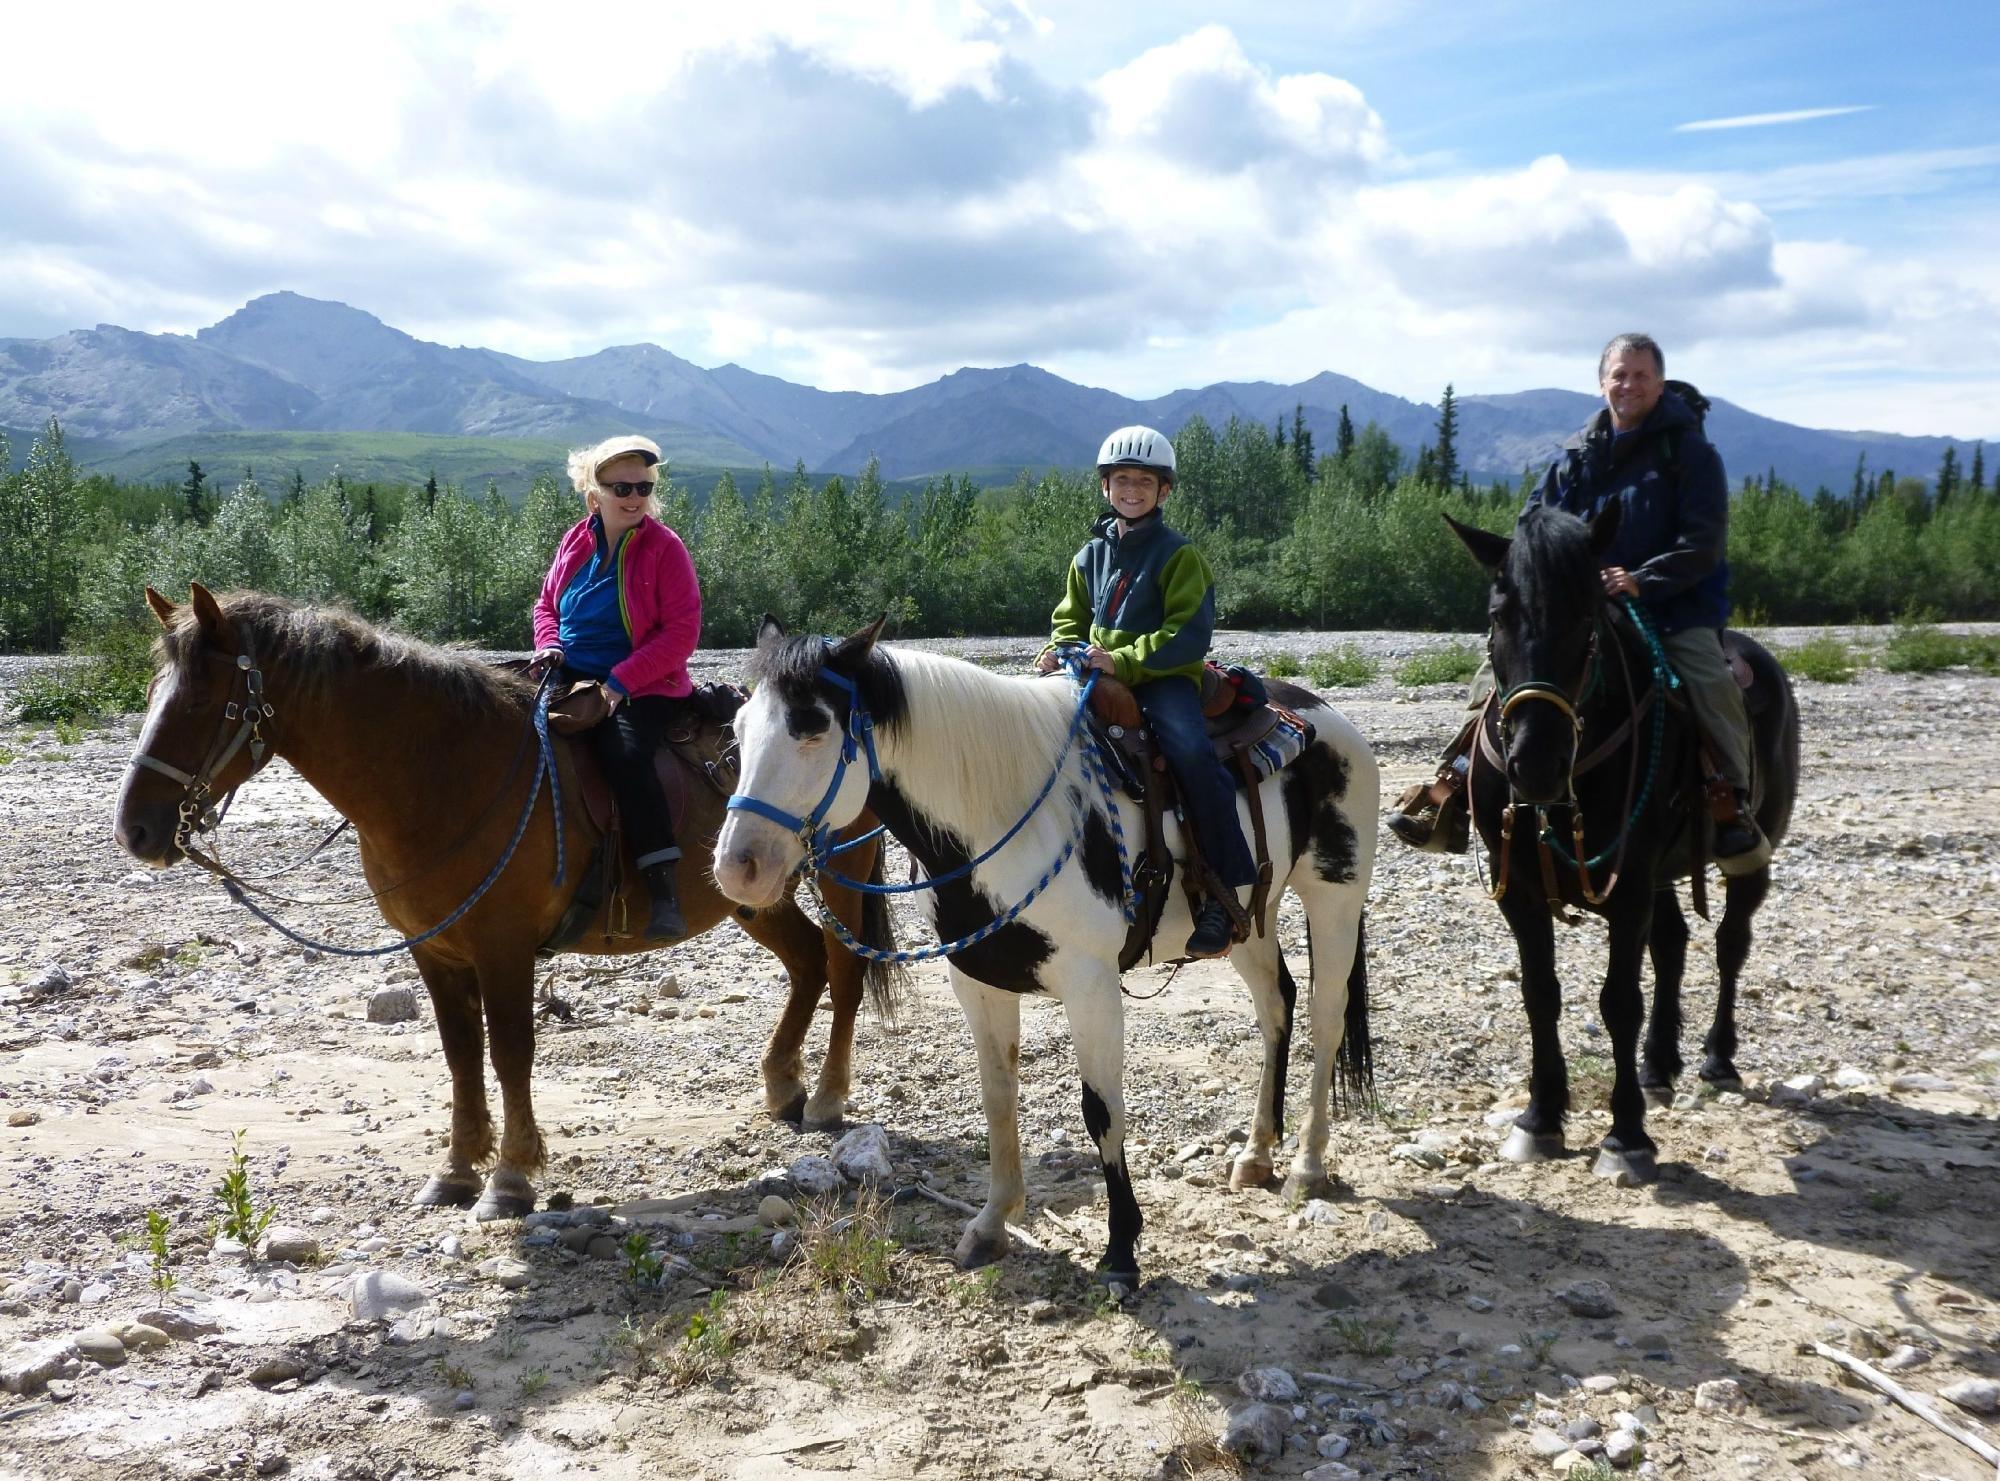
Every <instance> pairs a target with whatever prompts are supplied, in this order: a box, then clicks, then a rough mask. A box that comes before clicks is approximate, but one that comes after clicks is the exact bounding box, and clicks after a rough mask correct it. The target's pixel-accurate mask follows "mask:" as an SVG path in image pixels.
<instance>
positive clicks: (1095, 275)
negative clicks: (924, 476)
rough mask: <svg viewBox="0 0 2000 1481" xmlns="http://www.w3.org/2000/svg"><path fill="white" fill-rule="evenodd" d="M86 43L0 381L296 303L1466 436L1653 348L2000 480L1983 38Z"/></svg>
mask: <svg viewBox="0 0 2000 1481" xmlns="http://www.w3.org/2000/svg"><path fill="white" fill-rule="evenodd" d="M54 11H55V8H54V7H41V8H39V12H38V13H35V14H32V15H31V16H30V17H29V18H28V19H26V20H25V21H24V22H21V23H19V25H18V26H17V28H16V29H17V32H18V34H17V35H16V40H17V42H18V43H19V48H18V49H19V54H22V55H41V56H51V57H60V56H66V55H74V56H83V55H89V56H90V57H92V58H93V66H92V68H91V69H90V71H89V72H88V73H85V74H80V73H79V72H78V71H77V69H75V68H72V67H63V66H51V67H46V68H34V69H14V70H13V71H12V73H11V74H10V78H9V90H10V99H9V104H8V107H7V108H6V109H4V110H0V179H5V180H7V181H8V182H9V188H8V190H7V192H6V195H5V197H4V198H0V334H11V335H21V336H29V337H42V336H48V335H53V334H57V333H60V332H62V331H64V330H66V329H70V328H75V327H83V326H89V325H92V324H95V323H98V322H100V321H107V322H114V323H119V324H124V325H126V326H128V327H132V328H139V329H147V330H174V331H181V332H191V331H192V330H194V329H196V328H198V327H200V326H201V325H203V324H206V323H210V322H213V321H214V320H215V319H217V318H219V317H221V316H222V315H223V314H226V313H227V312H229V311H230V310H231V309H233V308H235V307H236V306H238V305H240V304H241V303H242V302H243V301H244V300H245V299H247V298H249V297H252V296H254V295H256V294H259V293H263V292H268V291H272V290H274V289H278V288H291V289H294V290H296V291H299V292H302V293H307V294H312V295H315V296H321V297H329V298H338V299H341V300H343V301H346V302H348V303H352V304H355V305H357V306H359V307H363V308H366V309H369V310H371V311H372V312H375V313H377V314H379V315H380V316H381V317H383V318H384V319H386V320H388V321H389V322H390V323H393V324H396V325H398V326H399V327H403V328H406V329H409V330H410V331H411V332H413V333H416V334H420V335H422V336H424V337H426V338H432V339H437V340H441V341H444V342H447V343H471V344H484V345H490V346H492V347H494V348H498V349H504V350H508V351H512V352H514V353H519V354H524V355H530V356H535V357H537V358H553V357H556V356H561V355H571V354H583V353H588V352H590V351H592V350H595V349H598V348H602V347H603V346H605V345H607V344H617V343H630V342H633V341H636V340H652V341H654V342H657V343H659V344H661V345H664V346H665V347H666V348H668V349H670V350H673V351H675V352H676V353H679V354H682V355H684V356H686V357H688V358H689V359H692V360H695V361H697V362H698V363H701V364H716V363H720V362H722V361H724V360H734V361H737V362H739V363H742V364H746V365H749V366H751V367H752V368H755V369H758V370H763V371H767V372H770V373H773V374H778V375H784V376H786V377H788V378H791V379H795V380H803V381H809V382H811V383H813V384H817V385H822V386H828V387H852V388H858V389H868V390H882V389H890V388H894V387H899V386H903V385H908V384H912V383H914V382H917V381H922V380H926V379H930V378H932V377H935V376H937V375H939V374H943V373H945V372H948V371H950V370H952V369H954V368H956V367H958V366H960V365H964V364H975V365H978V364H987V365H990V364H1006V363H1012V362H1014V361H1019V360H1029V361H1033V362H1035V363H1038V364H1041V365H1044V366H1046V367H1048V368H1049V369H1052V370H1054V371H1056V372H1058V373H1060V374H1064V375H1067V376H1070V377H1072V378H1074V379H1078V380H1082V381H1087V382H1090V383H1093V384H1098V385H1105V386H1109V387H1112V388H1113V389H1116V390H1120V391H1124V392H1128V393H1131V394H1137V395H1149V394H1155V393H1158V392H1160V391H1164V390H1167V389H1170V388H1172V387H1174V386H1179V385H1195V384H1201V383H1204V382H1207V381H1210V380H1215V379H1222V378H1229V379H1268V380H1280V381H1294V380H1302V379H1305V378H1307V377H1308V376H1310V375H1312V374H1314V373H1316V372H1318V371H1320V370H1326V369H1331V370H1337V371H1340V372H1342V373H1344V374H1348V375H1352V376H1355V377H1357V378H1359V379H1361V380H1364V381H1367V382H1369V383H1370V384H1374V385H1377V386H1381V387H1383V388H1385V389H1388V390H1392V391H1396V392H1399V393H1401V394H1405V395H1411V396H1418V397H1423V398H1425V399H1434V398H1435V396H1436V394H1437V392H1438V390H1439V389H1440V388H1441V387H1442V385H1443V384H1444V383H1445V382H1446V381H1447V380H1450V381H1453V382H1455V383H1456V384H1457V386H1458V388H1459V390H1460V391H1461V392H1470V391H1508V390H1519V389H1525V388H1528V387H1532V386H1540V385H1562V386H1570V387H1575V388H1578V389H1586V390H1587V389H1589V388H1590V380H1591V370H1592V367H1593V365H1594V360H1595V354H1596V349H1597V346H1598V345H1599V343H1601V342H1602V340H1603V339H1604V338H1605V337H1606V336H1607V335H1609V334H1610V333H1612V332H1614V331H1617V330H1620V329H1625V328H1631V327H1645V328H1650V329H1651V330H1653V332H1655V333H1656V334H1658V335H1659V336H1660V337H1661V338H1662V340H1663V341H1664V342H1665V343H1666V345H1667V347H1668V351H1669V356H1670V369H1671V370H1672V371H1674V372H1675V373H1679V374H1685V375H1686V376H1687V377H1688V378H1690V379H1693V380H1696V381H1697V382H1698V383H1700V384H1701V385H1702V386H1703V387H1704V389H1707V390H1710V391H1712V392H1714V393H1716V394H1720V395H1723V396H1726V397H1728V398H1729V399H1731V400H1733V401H1736V402H1738V403H1740V404H1743V405H1746V406H1749V407H1751V408H1752V409H1754V410H1758V411H1763V412H1766V413H1769V414H1771V415H1775V416H1781V417H1784V418H1786V419H1788V420H1793V421H1799V422H1804V423H1808V424H1811V425H1818V426H1849V427H1863V426H1865V427H1871V428H1880V429H1884V430H1893V431H1906V432H1948V433H1955V434H1958V435H1962V436H2000V250H1996V245H2000V101H1996V99H2000V5H1996V4H1994V3H1992V0H1966V3H1959V4H1921V3H1920V4H1904V5H1899V6H1895V7H1889V6H1877V5H1868V4H1850V5H1830V4H1816V3H1801V0H1757V3H1743V0H1737V3H1735V4H1730V5H1719V4H1716V5H1711V4H1677V5H1672V6H1655V7H1650V8H1645V7H1634V6H1605V5H1601V4H1598V5H1582V4H1575V5H1572V4H1536V5H1526V4H1488V5H1482V6H1466V5H1462V4H1453V5H1433V4H1396V3H1373V4H1359V3H1346V0H1332V3H1319V4H1311V5H1307V4H1278V5H1272V4H1259V5H1255V6H1251V5H1208V6H1202V7H1196V6H1191V5H1185V4H1178V3H1166V4H1154V5H1148V6H1145V7H1137V6H1126V5H1108V4H1102V3H1095V4H1091V3H1081V0H1076V3H1072V0H1060V3H1046V0H984V3H983V4H982V3H962V4H948V5H931V4H905V5H899V6H891V5H883V4H876V3H870V4H862V3H858V0H824V3H819V4H811V5H807V4H778V3H768V4H744V5H735V6H729V7H719V6H714V5H693V4H678V3H673V0H656V3H649V4H644V5H632V6H630V7H619V6H593V7H588V8H585V7H563V8H556V7H549V6H546V5H535V4H529V3H526V0H522V3H518V4H517V3H511V0H510V3H507V4H499V5H444V6H424V5H415V6H411V5H391V4H387V3H376V0H355V3H350V4H346V5H343V6H340V7H337V8H336V7H324V6H300V7H294V8H286V9H280V8H276V7H269V6H261V7H260V6H254V5H249V4H237V3H234V0H222V3H213V4H209V5H204V6H201V7H197V8H195V9H194V10H192V11H177V12H173V13H166V12H163V11H161V10H160V9H159V8H158V7H144V6H138V5H133V6H130V7H129V8H121V7H113V8H112V9H111V10H110V11H105V10H101V9H89V10H88V11H87V12H86V10H85V9H84V8H73V9H72V10H71V11H69V12H64V13H52V12H54ZM80 75H86V76H94V77H96V78H98V79H100V80H102V79H105V78H116V79H117V84H116V85H115V86H110V87H107V86H102V85H99V86H91V87H83V88H79V87H77V86H76V85H75V84H76V81H77V79H78V77H79V76H80ZM197 77H198V78H199V79H200V80H201V85H200V86H199V87H192V88H191V87H190V86H189V85H188V82H189V79H190V78H197ZM1830 110H1854V111H1845V112H1832V111H1830ZM1771 115H1778V116H1780V120H1784V119H1786V118H1787V117H1788V116H1791V115H1807V116H1803V117H1789V121H1767V122H1762V123H1756V124H1751V125H1746V126H1731V127H1704V128H1698V129H1688V128H1686V127H1685V126H1686V125H1690V124H1704V123H1708V124H1712V123H1714V122H1715V121H1718V120H1732V119H1742V118H1758V117H1765V118H1768V117H1769V116H1771Z"/></svg>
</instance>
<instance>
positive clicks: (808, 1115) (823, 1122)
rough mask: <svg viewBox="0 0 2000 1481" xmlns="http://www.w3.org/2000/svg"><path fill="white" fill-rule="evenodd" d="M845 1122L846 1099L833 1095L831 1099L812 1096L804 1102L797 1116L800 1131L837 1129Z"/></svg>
mask: <svg viewBox="0 0 2000 1481" xmlns="http://www.w3.org/2000/svg"><path fill="white" fill-rule="evenodd" d="M846 1124H847V1100H846V1098H845V1097H843V1096H834V1097H833V1098H832V1099H831V1100H820V1099H818V1098H816V1097H815V1098H814V1099H812V1100H809V1101H807V1102H806V1103H805V1107H804V1110H803V1112H802V1114H801V1116H800V1117H799V1129H800V1130H802V1131H839V1130H840V1129H841V1127H843V1126H845V1125H846Z"/></svg>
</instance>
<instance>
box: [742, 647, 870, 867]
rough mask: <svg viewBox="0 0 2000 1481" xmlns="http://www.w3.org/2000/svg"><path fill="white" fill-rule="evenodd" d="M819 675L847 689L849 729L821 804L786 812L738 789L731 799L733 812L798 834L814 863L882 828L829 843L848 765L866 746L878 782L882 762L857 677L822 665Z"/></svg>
mask: <svg viewBox="0 0 2000 1481" xmlns="http://www.w3.org/2000/svg"><path fill="white" fill-rule="evenodd" d="M819 676H820V678H822V679H824V680H825V681H826V682H827V683H829V684H831V685H833V686H834V687H835V688H836V689H844V690H846V691H847V729H846V732H845V734H843V735H842V736H841V739H840V760H839V761H838V762H837V763H836V764H835V766H834V768H833V780H832V781H830V782H828V783H827V784H826V795H825V796H823V797H821V798H820V800H819V805H818V806H816V807H815V808H813V810H812V811H811V812H809V813H807V814H806V815H805V816H804V817H800V816H799V815H798V814H797V813H789V812H786V811H785V810H784V809H783V808H781V807H773V806H772V805H771V804H770V803H768V802H765V801H762V800H761V799H759V798H756V797H752V796H751V795H750V794H749V793H748V792H737V793H735V794H733V795H732V796H731V797H730V799H729V802H728V807H729V810H730V811H731V812H747V813H755V814H756V815H757V816H758V817H760V818H765V819H768V820H769V821H771V822H773V823H776V824H777V825H778V826H779V827H780V828H783V829H784V830H785V831H786V832H788V833H795V834H797V835H798V837H799V839H800V841H801V842H803V843H804V844H805V846H806V862H811V863H813V864H815V865H817V864H818V863H820V862H822V861H824V860H826V859H830V858H832V857H834V856H835V855H837V854H844V853H846V852H847V851H848V850H849V849H851V848H856V847H858V846H859V845H861V844H862V843H865V842H866V841H867V840H868V839H870V838H873V837H874V836H875V835H876V834H877V833H880V832H881V831H882V830H881V829H880V828H876V829H874V830H873V831H872V832H870V833H868V834H865V835H864V836H863V837H861V838H853V839H849V840H848V841H847V842H845V843H841V844H836V845H834V846H832V847H830V848H829V847H828V837H829V835H830V834H831V832H832V830H831V829H830V828H828V827H827V824H826V815H827V812H828V811H829V810H830V809H831V808H832V807H833V799H834V798H836V797H838V796H839V795H840V784H841V783H842V782H843V781H845V780H846V779H847V768H848V767H849V766H851V765H853V764H854V761H855V759H856V758H857V757H858V756H859V755H860V754H861V752H862V751H864V750H865V751H866V752H867V753H868V780H869V781H870V782H879V781H881V780H882V763H881V762H880V761H879V760H877V759H876V756H875V717H874V716H873V715H871V714H869V713H868V706H867V705H866V704H865V703H863V702H862V699H861V691H860V690H858V689H856V688H855V687H854V681H853V680H852V679H850V678H847V677H846V676H845V675H843V674H837V673H835V672H834V671H833V670H832V669H830V668H825V667H822V668H821V669H820V671H819Z"/></svg>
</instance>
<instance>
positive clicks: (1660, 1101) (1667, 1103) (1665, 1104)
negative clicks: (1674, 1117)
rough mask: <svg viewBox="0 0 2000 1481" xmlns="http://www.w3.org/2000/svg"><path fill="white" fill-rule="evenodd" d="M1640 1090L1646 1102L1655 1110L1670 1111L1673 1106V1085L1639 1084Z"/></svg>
mask: <svg viewBox="0 0 2000 1481" xmlns="http://www.w3.org/2000/svg"><path fill="white" fill-rule="evenodd" d="M1639 1089H1640V1091H1641V1092H1642V1093H1643V1094H1644V1095H1645V1097H1646V1104H1647V1106H1648V1107H1650V1108H1651V1109H1653V1110H1655V1111H1670V1110H1672V1109H1673V1106H1674V1087H1673V1086H1671V1085H1641V1086H1640V1087H1639Z"/></svg>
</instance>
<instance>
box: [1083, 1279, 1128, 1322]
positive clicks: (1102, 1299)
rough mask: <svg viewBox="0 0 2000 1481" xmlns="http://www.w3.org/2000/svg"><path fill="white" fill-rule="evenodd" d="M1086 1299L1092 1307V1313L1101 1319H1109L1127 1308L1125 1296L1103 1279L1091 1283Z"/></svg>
mask: <svg viewBox="0 0 2000 1481" xmlns="http://www.w3.org/2000/svg"><path fill="white" fill-rule="evenodd" d="M1084 1301H1085V1302H1086V1303H1087V1304H1088V1305H1089V1307H1090V1314H1091V1315H1092V1316H1094V1317H1096V1318H1098V1319H1099V1320H1100V1321H1109V1320H1110V1319H1111V1318H1112V1317H1114V1316H1117V1315H1118V1314H1119V1313H1120V1312H1122V1311H1123V1310H1124V1309H1125V1297H1124V1296H1123V1295H1121V1294H1120V1293H1119V1291H1117V1290H1114V1289H1113V1288H1112V1287H1110V1286H1108V1285H1106V1284H1104V1283H1103V1282H1102V1281H1092V1282H1091V1283H1090V1290H1089V1292H1088V1293H1087V1294H1086V1295H1085V1296H1084Z"/></svg>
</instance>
